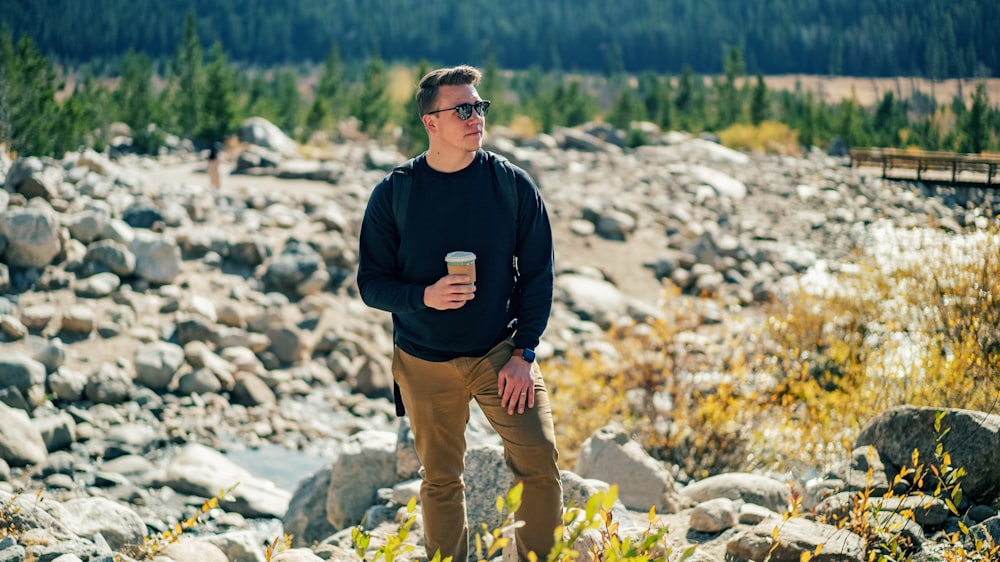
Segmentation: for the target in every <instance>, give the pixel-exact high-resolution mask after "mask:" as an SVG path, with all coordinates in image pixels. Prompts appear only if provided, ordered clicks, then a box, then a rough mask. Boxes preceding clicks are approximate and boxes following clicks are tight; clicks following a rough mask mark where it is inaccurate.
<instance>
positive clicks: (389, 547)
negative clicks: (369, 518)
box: [351, 496, 451, 562]
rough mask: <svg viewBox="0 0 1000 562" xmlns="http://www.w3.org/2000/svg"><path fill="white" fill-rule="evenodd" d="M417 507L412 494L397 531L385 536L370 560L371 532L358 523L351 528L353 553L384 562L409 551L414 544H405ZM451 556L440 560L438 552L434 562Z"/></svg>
mask: <svg viewBox="0 0 1000 562" xmlns="http://www.w3.org/2000/svg"><path fill="white" fill-rule="evenodd" d="M416 509H417V498H416V497H415V496H414V497H412V498H410V501H409V502H408V503H407V504H406V512H407V514H408V516H407V518H406V521H404V522H403V524H402V525H400V527H399V531H398V532H396V533H394V534H391V535H389V536H388V537H386V542H385V544H384V545H382V546H380V547H379V548H378V550H376V551H375V553H374V555H373V556H372V557H371V560H369V559H368V547H369V546H370V545H371V540H372V537H371V534H370V533H369V532H368V531H365V530H364V528H363V527H362V526H361V525H360V524H359V525H358V526H357V527H354V528H353V529H351V543H352V544H353V545H354V553H355V554H357V555H358V558H359V559H361V560H362V562H375V560H378V559H379V558H382V559H384V560H385V562H393V561H394V560H396V559H397V558H398V557H399V556H400V555H401V554H404V553H407V552H410V551H411V550H413V548H414V546H413V545H412V544H407V543H406V539H408V538H409V536H410V528H411V527H413V523H414V522H416V520H417V516H416V515H415V514H414V511H416ZM450 559H451V557H448V558H446V559H445V560H444V561H442V560H441V556H440V553H438V554H437V555H436V556H435V557H434V562H447V561H448V560H450Z"/></svg>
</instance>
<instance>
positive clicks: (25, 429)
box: [0, 402, 48, 467]
mask: <svg viewBox="0 0 1000 562" xmlns="http://www.w3.org/2000/svg"><path fill="white" fill-rule="evenodd" d="M47 456H48V448H47V447H46V446H45V441H44V439H42V434H41V433H40V432H39V431H38V428H37V427H35V426H34V425H32V423H31V420H29V419H28V414H26V413H25V412H24V410H17V409H14V408H11V407H10V406H8V405H6V404H4V403H3V402H0V458H2V459H4V460H5V461H7V464H9V465H10V466H14V467H19V466H30V465H34V464H39V463H41V462H43V461H44V460H45V458H46V457H47Z"/></svg>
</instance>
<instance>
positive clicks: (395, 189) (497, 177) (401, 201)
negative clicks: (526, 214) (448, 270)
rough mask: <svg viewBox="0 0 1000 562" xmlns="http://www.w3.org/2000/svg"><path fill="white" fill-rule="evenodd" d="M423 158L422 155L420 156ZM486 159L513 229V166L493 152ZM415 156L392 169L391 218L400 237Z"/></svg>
mask: <svg viewBox="0 0 1000 562" xmlns="http://www.w3.org/2000/svg"><path fill="white" fill-rule="evenodd" d="M421 156H423V155H421ZM486 156H487V158H488V159H489V160H490V162H491V163H492V164H493V181H495V182H497V185H498V186H499V187H500V191H501V192H503V195H504V201H506V202H507V205H508V207H509V210H510V212H511V215H513V217H514V229H515V232H516V231H517V226H518V220H519V217H518V201H517V178H516V177H515V175H514V168H513V167H512V166H513V165H512V164H511V163H510V160H508V159H507V158H506V157H505V156H503V155H500V154H496V153H495V152H489V151H487V152H486ZM417 158H420V156H416V157H414V158H411V159H409V160H407V161H406V162H403V163H402V164H400V165H399V166H396V167H395V168H393V169H392V216H393V218H395V219H396V230H397V231H398V232H399V233H400V235H402V233H403V227H404V226H406V208H407V207H408V206H409V204H410V193H411V192H412V191H413V166H414V163H415V162H416V160H417Z"/></svg>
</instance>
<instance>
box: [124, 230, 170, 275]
mask: <svg viewBox="0 0 1000 562" xmlns="http://www.w3.org/2000/svg"><path fill="white" fill-rule="evenodd" d="M128 249H129V251H130V252H132V253H133V254H134V255H135V256H136V259H135V275H136V276H137V277H141V278H143V279H146V280H148V281H150V282H152V283H155V284H166V283H170V282H172V281H173V280H174V278H176V277H177V275H178V274H179V273H180V272H181V249H180V247H179V246H177V242H176V241H175V240H174V239H173V238H171V237H169V236H161V235H157V234H154V233H151V232H145V231H138V232H136V236H135V239H134V240H132V242H131V243H129V245H128Z"/></svg>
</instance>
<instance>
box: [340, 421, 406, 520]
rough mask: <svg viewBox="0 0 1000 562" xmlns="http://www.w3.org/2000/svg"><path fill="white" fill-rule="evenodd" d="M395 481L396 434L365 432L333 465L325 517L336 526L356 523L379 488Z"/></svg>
mask: <svg viewBox="0 0 1000 562" xmlns="http://www.w3.org/2000/svg"><path fill="white" fill-rule="evenodd" d="M395 482H396V434H395V433H392V432H388V431H362V432H360V433H358V434H356V435H354V436H352V437H351V439H350V440H349V441H347V442H346V443H345V444H344V447H343V449H342V450H341V452H340V454H339V455H338V456H337V459H336V460H335V461H334V462H333V465H332V466H331V468H330V486H329V488H328V489H327V492H326V517H327V519H328V520H329V521H330V523H331V524H332V525H333V527H334V529H344V528H346V527H349V526H351V525H356V524H357V523H358V522H359V521H360V520H361V517H362V516H363V515H364V513H365V510H366V509H368V507H369V506H370V505H372V503H373V502H374V501H375V492H377V491H378V490H379V488H385V487H387V486H391V485H392V484H394V483H395Z"/></svg>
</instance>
